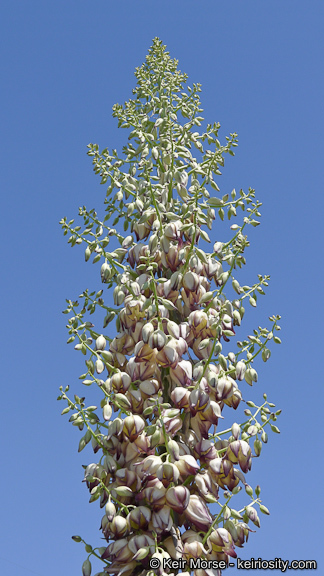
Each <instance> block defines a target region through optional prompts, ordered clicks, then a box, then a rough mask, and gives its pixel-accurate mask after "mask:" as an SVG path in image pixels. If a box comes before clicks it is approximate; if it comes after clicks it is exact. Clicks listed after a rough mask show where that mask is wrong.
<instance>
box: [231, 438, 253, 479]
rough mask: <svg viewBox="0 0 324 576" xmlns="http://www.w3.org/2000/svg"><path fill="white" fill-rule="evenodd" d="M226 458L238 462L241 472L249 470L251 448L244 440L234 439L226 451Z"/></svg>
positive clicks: (234, 462)
mask: <svg viewBox="0 0 324 576" xmlns="http://www.w3.org/2000/svg"><path fill="white" fill-rule="evenodd" d="M226 458H227V459H228V460H230V461H231V462H233V464H237V463H239V465H240V467H241V469H242V471H243V472H248V470H251V466H252V453H251V448H250V446H249V444H248V443H247V442H245V441H244V440H234V442H231V443H230V444H229V446H228V448H227V451H226Z"/></svg>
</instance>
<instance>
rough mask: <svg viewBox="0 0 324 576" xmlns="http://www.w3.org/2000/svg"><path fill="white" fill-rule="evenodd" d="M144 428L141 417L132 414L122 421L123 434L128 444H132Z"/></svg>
mask: <svg viewBox="0 0 324 576" xmlns="http://www.w3.org/2000/svg"><path fill="white" fill-rule="evenodd" d="M144 428H145V422H144V420H143V418H141V416H137V415H136V414H132V415H131V416H127V417H126V418H125V420H124V426H123V434H124V437H125V438H127V439H128V440H129V441H130V442H134V440H136V438H137V437H138V436H139V435H140V433H141V432H142V430H144Z"/></svg>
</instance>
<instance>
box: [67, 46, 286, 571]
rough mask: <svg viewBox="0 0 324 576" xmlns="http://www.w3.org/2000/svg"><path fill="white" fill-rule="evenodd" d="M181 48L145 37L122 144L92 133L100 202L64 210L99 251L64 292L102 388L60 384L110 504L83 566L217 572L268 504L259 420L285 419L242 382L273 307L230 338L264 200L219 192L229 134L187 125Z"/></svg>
mask: <svg viewBox="0 0 324 576" xmlns="http://www.w3.org/2000/svg"><path fill="white" fill-rule="evenodd" d="M177 64H178V62H177V61H176V60H172V59H171V58H170V56H169V54H168V52H167V51H166V47H165V46H163V44H162V42H161V41H160V40H159V39H158V38H155V39H154V41H153V45H152V47H151V48H150V50H149V53H148V56H147V57H146V62H145V64H143V65H142V66H141V67H140V68H137V69H136V72H135V76H136V78H137V86H136V88H135V89H134V90H133V96H134V98H133V99H132V100H129V101H128V102H125V104H124V105H119V104H116V105H115V106H114V107H113V116H115V117H116V118H117V119H118V126H119V127H121V128H125V129H127V130H128V132H129V134H128V144H127V146H125V147H124V148H123V154H122V155H121V156H119V155H118V153H117V151H116V150H112V151H111V152H109V151H108V149H105V150H103V151H102V152H101V153H100V152H99V148H98V146H97V145H92V144H91V145H89V152H88V154H89V156H91V157H92V158H93V165H94V171H95V173H96V174H99V175H100V177H101V183H102V184H103V185H106V187H107V194H106V198H105V211H106V214H105V216H104V217H103V218H102V220H100V219H99V217H98V215H97V212H96V211H95V210H93V209H92V210H89V211H88V210H87V209H86V208H85V207H82V208H80V210H79V215H80V216H81V217H82V218H83V221H84V227H82V226H74V221H73V220H71V221H69V222H68V221H67V219H66V218H63V219H62V220H61V225H62V228H63V231H64V234H68V233H69V234H70V237H69V243H70V244H71V245H72V246H74V245H75V244H83V245H84V246H85V259H86V261H88V260H89V259H90V258H91V257H92V256H94V257H93V262H98V263H99V262H100V265H101V268H100V276H101V281H102V283H103V284H104V287H103V288H101V289H100V290H99V291H93V292H89V290H85V291H84V292H83V293H82V294H81V295H80V297H79V299H80V301H81V306H79V302H78V301H72V300H67V304H68V306H67V309H66V310H65V311H64V313H66V314H72V317H71V318H70V319H69V321H68V330H69V334H70V338H69V340H68V342H74V343H75V344H76V345H75V349H76V350H80V351H81V352H82V354H83V355H84V356H85V366H86V370H85V372H84V374H82V376H81V377H80V378H81V380H82V381H83V384H84V385H85V386H86V387H90V386H98V387H99V389H100V391H101V393H102V401H101V406H100V410H101V411H100V410H99V409H98V407H96V406H88V407H86V404H85V398H84V397H80V396H77V395H74V399H72V398H70V397H68V389H69V388H68V387H66V388H65V389H64V390H63V389H62V387H61V394H60V396H59V399H64V400H65V401H66V402H67V407H66V408H65V409H64V410H63V413H68V412H72V415H71V417H70V421H71V422H72V424H73V425H74V426H77V427H78V428H79V429H80V430H81V431H84V432H85V434H84V436H83V437H82V438H81V440H80V444H79V451H81V450H83V449H84V448H85V446H86V445H87V444H89V443H90V444H91V446H92V449H93V452H94V454H95V457H94V459H93V460H94V461H93V462H91V463H90V464H88V465H85V466H84V468H85V473H84V481H85V483H86V486H87V488H88V490H89V491H90V502H94V501H96V500H98V501H99V503H100V507H101V508H102V509H103V512H104V515H103V517H102V520H101V530H102V537H103V539H104V540H105V541H106V543H105V546H101V547H98V548H93V547H92V546H90V545H89V544H86V543H85V542H84V540H82V538H81V537H80V536H75V537H73V538H74V540H76V541H82V542H84V543H85V548H86V552H87V554H88V557H87V558H86V560H85V561H84V564H83V567H82V571H83V576H90V574H91V557H92V556H94V557H97V558H100V559H101V560H102V562H103V567H102V571H101V572H99V573H98V574H97V576H99V574H100V575H101V576H103V575H104V574H112V575H115V576H130V575H131V574H132V575H135V576H136V575H137V576H139V575H141V576H144V575H147V576H153V574H161V575H163V574H174V575H175V574H190V573H192V569H193V574H195V575H196V576H211V575H219V574H220V571H221V569H222V568H225V567H226V566H228V564H229V562H230V561H231V559H233V558H235V557H236V554H237V553H236V551H235V549H236V548H237V547H242V546H243V545H244V544H245V542H246V541H247V540H248V536H249V533H250V532H251V531H252V528H251V524H252V525H253V528H254V526H259V525H260V520H259V517H258V513H257V510H258V509H259V510H260V511H261V512H263V513H265V514H268V513H269V512H268V510H267V508H266V507H265V506H264V505H263V504H261V500H260V498H259V496H260V487H259V486H257V487H256V489H255V491H253V489H252V488H251V486H249V484H248V483H247V481H246V479H245V474H246V473H248V471H249V470H250V469H251V466H252V460H253V458H254V457H257V456H259V455H260V453H261V448H262V445H263V444H264V443H266V442H267V433H266V430H265V429H266V427H267V426H268V425H269V427H270V428H271V429H272V430H273V431H274V432H279V430H278V428H277V427H276V426H275V425H274V421H276V419H277V416H278V414H279V413H280V411H276V412H274V411H273V408H274V404H271V403H269V402H268V401H267V396H266V395H264V403H263V404H262V405H261V406H256V405H255V403H254V402H253V401H252V400H245V396H246V394H247V393H248V390H249V387H248V385H249V386H251V385H252V384H253V383H255V382H256V381H257V379H258V375H257V372H256V369H255V362H254V361H255V359H256V357H257V356H258V355H259V354H260V356H262V359H263V361H266V360H268V358H269V357H270V351H269V349H268V344H269V342H270V340H274V341H275V342H277V343H279V342H280V340H279V338H278V337H277V336H276V335H275V334H276V331H277V330H279V329H280V327H279V326H278V321H279V319H280V317H279V316H272V317H271V318H270V321H271V327H270V329H267V328H260V327H259V328H258V329H257V330H255V331H254V332H253V335H250V336H248V337H247V338H246V339H244V340H241V341H236V338H235V337H236V333H237V332H239V330H241V324H242V321H243V317H244V312H245V305H246V302H247V301H248V302H249V303H250V305H252V306H254V307H255V306H256V304H257V297H258V295H259V294H264V291H263V288H264V287H265V286H267V285H268V280H269V276H259V277H258V281H257V282H256V283H255V284H254V285H252V286H240V284H239V279H238V278H237V273H238V272H239V269H240V268H241V267H242V266H243V265H244V264H245V256H244V252H245V248H246V247H247V246H248V245H249V242H248V239H247V235H246V232H247V229H248V227H249V226H254V227H255V226H257V225H258V224H259V221H258V220H257V219H258V218H259V217H260V212H259V209H260V206H261V204H260V202H258V201H256V200H255V193H254V190H252V189H249V191H248V192H243V191H242V190H240V192H239V194H236V192H235V190H233V191H232V193H231V194H225V195H223V196H221V194H220V190H219V187H218V184H217V183H216V179H218V176H219V175H220V174H221V172H220V168H221V167H222V166H223V165H224V157H225V155H226V154H231V155H233V148H235V146H236V145H237V135H236V134H231V135H230V136H229V137H227V138H226V143H225V144H224V145H222V144H221V143H220V141H219V140H218V131H219V127H220V126H219V124H216V123H215V124H213V125H211V124H208V125H207V127H206V130H205V131H203V132H202V133H201V132H198V131H196V130H197V129H199V127H201V124H202V121H203V118H202V116H201V115H200V114H201V112H202V109H201V104H200V99H199V93H200V91H201V86H200V84H194V85H193V87H192V88H191V87H189V86H186V81H187V76H186V75H185V74H183V73H181V72H180V71H179V70H178V68H177ZM194 154H196V156H195V155H194ZM240 210H241V211H242V215H243V219H242V222H241V223H240V224H232V225H230V229H231V230H232V238H231V239H230V240H229V241H227V242H221V240H220V239H219V238H214V239H213V241H212V240H211V238H210V237H209V234H208V232H207V230H213V225H214V221H215V220H217V219H220V220H224V218H225V215H226V214H227V217H228V219H229V220H232V219H234V218H235V217H236V216H237V212H239V211H240ZM216 233H217V234H218V231H217V228H216ZM211 246H212V247H211ZM206 247H207V248H209V250H208V251H206ZM104 289H108V296H109V295H112V296H113V301H114V305H113V306H112V305H107V304H106V303H105V295H106V293H105V291H104ZM226 291H227V293H228V292H232V297H226V295H225V292H226ZM94 312H96V313H97V312H100V313H103V315H104V318H103V327H99V328H97V327H96V326H95V325H94V324H93V323H92V322H91V321H90V320H89V319H86V318H87V313H89V314H90V315H91V314H93V313H94ZM97 315H98V314H97ZM96 318H97V316H96ZM114 322H115V325H116V333H115V335H114V334H113V333H112V332H113V329H112V328H111V326H112V323H114ZM108 326H109V328H108ZM242 403H245V406H246V408H245V419H244V421H243V422H242V423H240V424H239V423H237V422H236V421H235V422H234V423H233V417H232V418H231V411H230V408H232V409H233V410H236V409H237V408H238V406H239V405H240V404H242ZM234 419H235V418H234ZM223 420H224V422H225V421H226V422H227V425H225V426H224V423H223ZM230 420H232V421H230ZM235 420H236V419H235ZM242 487H244V488H245V490H246V493H247V498H248V502H247V504H246V505H245V506H244V507H243V508H241V509H240V510H236V509H235V508H234V507H233V502H232V498H233V496H234V495H235V494H237V493H238V492H239V491H240V490H241V489H242ZM191 560H192V561H194V563H193V564H191ZM199 562H200V564H199Z"/></svg>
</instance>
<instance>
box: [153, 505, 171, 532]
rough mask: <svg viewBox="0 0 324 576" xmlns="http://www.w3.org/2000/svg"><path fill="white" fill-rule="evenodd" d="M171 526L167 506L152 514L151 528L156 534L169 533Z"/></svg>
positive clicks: (169, 512) (169, 511)
mask: <svg viewBox="0 0 324 576" xmlns="http://www.w3.org/2000/svg"><path fill="white" fill-rule="evenodd" d="M172 525H173V519H172V516H171V510H170V507H169V506H163V508H161V509H160V510H158V511H157V512H153V514H152V520H151V526H152V527H153V528H154V530H156V532H169V531H170V530H171V527H172Z"/></svg>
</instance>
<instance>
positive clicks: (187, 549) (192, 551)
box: [183, 541, 207, 560]
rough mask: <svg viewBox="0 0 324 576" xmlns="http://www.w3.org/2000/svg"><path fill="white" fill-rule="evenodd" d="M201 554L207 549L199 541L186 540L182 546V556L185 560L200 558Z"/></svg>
mask: <svg viewBox="0 0 324 576" xmlns="http://www.w3.org/2000/svg"><path fill="white" fill-rule="evenodd" d="M203 554H207V550H205V548H204V546H203V544H202V543H201V542H197V541H196V542H186V543H185V544H184V546H183V556H184V558H185V559H186V560H189V559H190V558H201V556H202V555H203Z"/></svg>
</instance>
